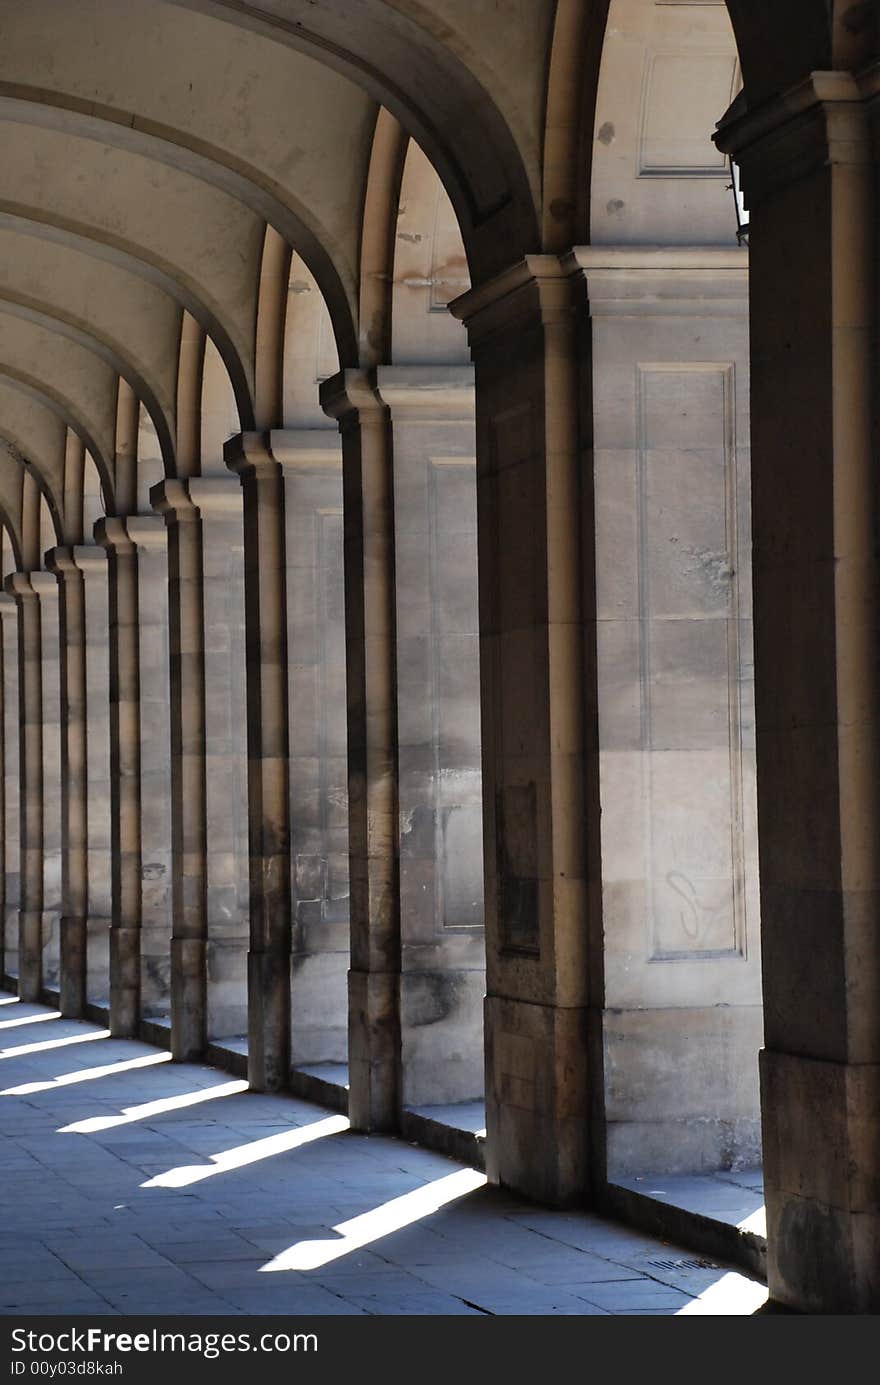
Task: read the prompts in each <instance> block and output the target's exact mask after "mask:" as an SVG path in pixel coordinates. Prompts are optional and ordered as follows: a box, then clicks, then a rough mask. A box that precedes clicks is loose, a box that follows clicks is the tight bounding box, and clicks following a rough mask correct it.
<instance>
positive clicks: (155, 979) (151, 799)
mask: <svg viewBox="0 0 880 1385" xmlns="http://www.w3.org/2000/svg"><path fill="white" fill-rule="evenodd" d="M125 529H126V533H127V535H128V537H129V539H130V540H131V542H132V543H133V544H134V545H135V548H136V550H137V659H138V683H137V686H138V707H137V728H138V730H139V733H140V819H139V822H140V827H139V831H140V862H141V865H140V937H139V939H138V941H139V944H140V963H139V979H140V1013H141V1018H143V1019H158V1018H167V1017H168V1016H169V1015H170V1013H171V893H172V886H171V875H172V851H171V713H170V665H169V632H168V536H167V531H166V528H165V524H164V522H163V520H162V518H161V517H160V516H159V515H133V516H131V517H130V518H129V519H127V520H126V521H125Z"/></svg>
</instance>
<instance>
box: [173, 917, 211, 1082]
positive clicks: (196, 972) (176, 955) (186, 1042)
mask: <svg viewBox="0 0 880 1385" xmlns="http://www.w3.org/2000/svg"><path fill="white" fill-rule="evenodd" d="M205 954H206V944H205V939H204V938H172V939H171V1056H172V1058H173V1059H174V1060H175V1062H177V1063H194V1062H197V1061H199V1060H200V1059H201V1058H202V1057H203V1055H204V1052H205V1046H206V1044H207V1041H208V1027H207V1016H208V1005H207V995H206V981H205Z"/></svg>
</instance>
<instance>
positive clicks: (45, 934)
mask: <svg viewBox="0 0 880 1385" xmlns="http://www.w3.org/2000/svg"><path fill="white" fill-rule="evenodd" d="M31 587H32V588H33V590H34V591H35V592H36V594H37V597H38V599H39V602H40V654H41V663H42V714H43V740H42V750H43V853H42V854H43V919H42V939H43V967H42V976H43V989H44V990H45V989H47V988H51V989H52V990H58V989H59V988H60V982H61V907H62V903H61V871H62V863H61V802H62V799H61V639H60V629H59V610H58V583H57V581H56V579H55V577H54V576H53V574H52V573H51V572H32V573H31Z"/></svg>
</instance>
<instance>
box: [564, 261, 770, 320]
mask: <svg viewBox="0 0 880 1385" xmlns="http://www.w3.org/2000/svg"><path fill="white" fill-rule="evenodd" d="M563 264H564V265H565V267H566V268H567V269H568V270H569V272H570V273H571V275H572V277H573V279H574V281H575V283H577V282H578V280H580V281H581V283H582V284H583V286H584V289H585V291H586V294H587V296H588V298H589V306H590V316H591V317H615V316H621V315H622V316H626V317H679V316H682V317H695V316H696V317H699V316H711V317H712V318H717V317H739V318H742V317H747V316H748V310H749V301H748V300H749V252H748V250H747V249H746V248H745V247H742V248H740V247H739V246H737V247H735V248H734V247H731V248H724V249H721V248H719V247H718V246H690V247H688V248H687V249H682V248H679V247H662V248H661V247H657V246H638V245H637V246H617V245H607V246H603V245H577V246H575V247H574V248H573V249H572V250H570V251H569V252H568V254H567V255H565V256H564V257H563Z"/></svg>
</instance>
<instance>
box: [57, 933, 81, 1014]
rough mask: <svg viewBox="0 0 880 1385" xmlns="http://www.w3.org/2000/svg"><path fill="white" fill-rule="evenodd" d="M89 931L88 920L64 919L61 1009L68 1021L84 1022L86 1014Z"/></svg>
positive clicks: (59, 987) (60, 987)
mask: <svg viewBox="0 0 880 1385" xmlns="http://www.w3.org/2000/svg"><path fill="white" fill-rule="evenodd" d="M87 928H88V925H87V921H86V919H85V918H62V920H61V924H60V929H61V975H60V981H59V986H58V991H59V997H60V998H59V1002H58V1008H59V1010H60V1011H61V1013H62V1015H64V1016H65V1018H66V1019H73V1020H77V1019H82V1017H83V1015H84V1014H85V1008H86V948H87Z"/></svg>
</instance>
